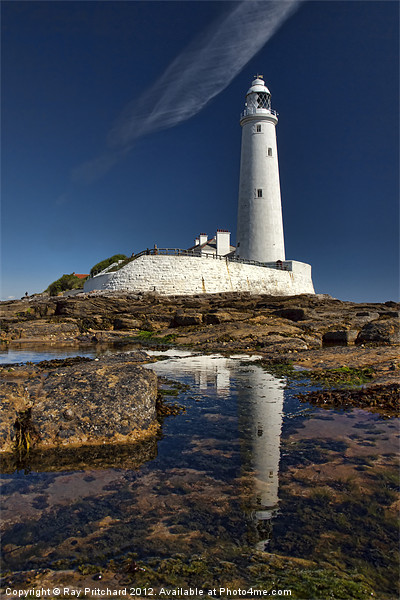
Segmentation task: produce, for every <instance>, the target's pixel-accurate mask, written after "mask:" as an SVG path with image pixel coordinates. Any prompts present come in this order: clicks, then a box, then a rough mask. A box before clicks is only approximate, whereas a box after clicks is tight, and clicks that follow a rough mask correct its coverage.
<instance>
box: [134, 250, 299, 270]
mask: <svg viewBox="0 0 400 600" xmlns="http://www.w3.org/2000/svg"><path fill="white" fill-rule="evenodd" d="M146 255H147V256H195V257H198V258H209V259H211V260H225V261H227V262H237V263H243V264H246V265H254V266H256V267H265V268H268V269H277V270H279V271H289V270H290V269H289V268H288V265H287V264H285V262H283V261H280V260H278V261H276V262H267V263H266V262H259V261H257V260H247V259H245V258H239V257H237V256H221V255H220V254H213V253H208V252H196V250H183V249H182V248H148V249H147V250H142V251H141V252H139V253H138V254H134V255H133V256H132V257H131V260H136V259H137V258H140V257H141V256H146Z"/></svg>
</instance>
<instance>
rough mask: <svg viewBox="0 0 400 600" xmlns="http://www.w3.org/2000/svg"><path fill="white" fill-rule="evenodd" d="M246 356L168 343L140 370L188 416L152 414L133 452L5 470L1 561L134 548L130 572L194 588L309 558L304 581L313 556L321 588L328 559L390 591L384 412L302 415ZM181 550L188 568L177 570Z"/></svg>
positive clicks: (389, 457) (101, 561)
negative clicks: (166, 382)
mask: <svg viewBox="0 0 400 600" xmlns="http://www.w3.org/2000/svg"><path fill="white" fill-rule="evenodd" d="M255 358H256V357H248V356H247V357H243V356H238V357H236V359H233V358H232V357H231V358H225V357H222V356H217V355H213V356H182V355H180V356H174V352H172V351H170V352H169V356H168V359H167V360H163V361H160V362H157V363H152V364H150V365H148V368H151V369H154V370H155V371H156V372H157V373H158V374H159V375H163V376H166V377H167V378H168V379H174V380H178V381H181V382H182V383H185V384H189V385H190V386H191V389H190V390H186V389H185V390H183V391H182V392H181V393H180V395H179V397H178V398H175V397H174V398H173V399H172V401H173V402H175V401H176V400H178V402H179V403H182V404H185V406H186V408H187V412H186V413H185V414H180V415H178V416H176V417H171V418H167V419H166V420H165V421H164V423H163V437H162V439H161V440H158V442H156V444H157V447H156V446H154V445H152V444H150V443H149V445H148V447H144V448H143V453H142V454H141V455H139V454H138V453H137V451H136V450H135V451H132V450H133V449H132V448H126V449H125V450H126V452H125V451H124V452H123V453H122V454H121V455H119V456H117V455H115V456H113V455H112V454H110V455H108V454H107V452H106V449H104V450H103V449H102V450H101V451H100V454H99V453H97V452H96V453H95V454H93V455H91V451H89V452H88V454H87V455H86V456H85V457H84V458H83V459H82V462H81V463H80V464H79V465H76V464H74V465H73V464H72V463H73V460H72V459H75V457H73V456H70V455H65V456H63V457H58V463H59V464H58V466H57V468H54V469H53V466H52V464H47V465H46V462H45V456H43V457H42V458H41V457H40V456H39V455H38V456H37V457H36V458H37V460H36V461H35V464H34V471H36V472H34V471H32V472H31V473H28V474H24V473H22V472H20V473H14V474H7V475H4V476H3V477H2V483H3V498H4V501H5V507H4V509H3V515H2V517H3V518H2V528H3V532H4V533H3V553H4V560H5V568H6V569H9V570H10V571H13V570H15V571H20V570H21V569H29V568H32V569H36V568H40V569H46V568H53V569H64V570H68V569H76V568H77V566H78V565H82V564H90V565H107V564H108V561H114V565H117V567H118V568H121V565H122V564H124V561H125V559H126V560H127V559H128V557H129V553H134V554H135V560H138V561H143V563H144V564H145V566H146V570H145V571H143V577H150V575H149V572H150V570H151V569H153V571H154V580H152V579H151V578H150V579H149V581H150V582H151V581H156V582H159V581H160V579H159V577H161V578H162V577H172V575H171V573H173V577H175V578H176V579H174V580H172V579H171V580H168V581H170V582H171V585H174V586H175V585H178V584H179V585H181V584H183V583H187V584H188V583H191V584H193V581H194V578H196V577H198V580H199V581H200V585H202V582H203V581H204V580H205V579H207V580H211V579H213V577H215V581H220V582H221V583H223V584H226V582H227V581H229V580H232V581H237V582H240V583H241V584H244V583H246V584H247V585H253V584H254V581H255V580H256V578H257V580H259V579H258V578H259V577H261V579H260V581H261V583H262V585H263V586H264V587H266V586H267V584H268V582H269V583H270V582H271V580H273V578H274V577H275V575H276V576H277V577H278V579H280V578H281V577H282V576H283V575H284V576H285V577H286V575H287V573H288V572H289V575H290V572H291V573H292V583H295V582H297V581H298V580H299V578H300V577H302V576H303V575H302V573H303V568H301V569H300V568H299V567H298V563H297V562H296V561H297V560H298V559H301V560H302V563H301V564H302V565H303V564H304V565H305V561H306V560H307V561H308V562H307V565H308V566H305V567H304V568H305V569H306V571H305V572H306V578H309V577H310V570H309V569H310V568H314V567H313V565H314V566H315V565H318V569H317V571H316V572H315V574H314V577H315V582H316V585H318V586H320V584H321V580H322V579H323V577H325V580H324V581H325V584H324V585H325V588H328V587H329V589H330V590H336V589H338V586H337V585H336V581H337V580H336V579H335V578H334V579H332V578H331V579H329V578H330V577H331V576H332V577H333V575H332V573H330V572H329V573H328V572H327V571H326V565H329V564H331V565H332V564H333V565H334V566H333V567H332V569H336V570H337V572H336V571H335V574H334V575H335V577H337V576H339V577H340V581H339V584H340V585H342V584H343V585H345V584H346V586H347V585H349V586H350V585H351V586H353V580H352V579H351V578H350V575H349V576H347V575H346V577H347V578H348V579H349V578H350V579H349V581H350V583H348V582H347V579H346V581H345V582H344V583H343V581H344V580H343V579H342V575H343V573H345V574H346V573H348V574H350V573H353V572H355V571H357V572H359V573H362V576H363V577H366V578H367V579H368V582H372V583H373V584H374V585H375V587H376V589H379V590H381V589H384V590H392V589H393V581H394V580H395V577H396V575H397V569H398V566H397V562H396V558H395V554H394V551H395V545H394V544H397V528H396V525H395V516H396V514H397V511H398V504H397V502H398V496H397V493H396V490H395V486H396V485H397V479H398V470H397V467H396V456H395V452H396V450H397V447H398V424H397V421H396V420H393V421H383V420H381V419H380V418H379V416H378V415H374V414H371V413H366V412H364V411H361V410H358V411H348V412H343V411H341V412H339V413H338V412H336V411H324V410H323V409H319V408H313V409H312V410H311V411H310V412H309V413H308V418H307V419H305V418H304V415H303V414H302V413H303V410H304V405H301V404H300V403H299V402H298V401H297V400H296V398H295V397H294V396H293V393H292V391H291V390H290V389H287V390H285V391H284V390H283V382H282V381H281V380H279V379H276V378H275V377H273V376H271V375H270V374H269V373H267V372H265V371H264V370H263V369H262V368H261V366H260V365H257V364H255V362H254V360H255ZM252 361H253V362H252ZM284 395H285V397H284ZM288 411H290V413H289V412H288ZM284 413H285V415H284ZM289 414H290V417H295V418H290V419H289V418H286V417H288V416H289ZM142 459H143V460H144V461H145V462H144V463H143V464H141V466H140V467H139V463H140V462H141V461H142ZM71 466H72V468H73V469H75V470H74V471H69V469H70V467H71ZM59 468H61V469H63V470H61V471H60V470H59ZM50 470H51V471H52V472H49V471H50ZM278 508H279V510H278ZM272 527H273V535H272V533H271V532H272ZM267 542H268V547H267V549H268V551H269V552H271V553H272V554H271V555H269V556H270V557H271V556H273V557H275V558H274V559H273V560H274V561H278V562H277V565H278V563H279V565H278V566H277V567H276V568H277V569H278V571H277V573H275V574H274V572H273V571H272V572H271V571H270V569H271V568H275V567H273V566H271V564H272V563H271V562H268V566H267V567H266V565H265V564H264V562H263V561H264V557H260V556H259V557H258V558H257V560H260V561H261V563H260V564H259V565H258V566H257V565H256V564H255V563H254V557H257V556H258V554H259V553H255V552H254V546H255V545H256V546H257V547H258V548H259V549H265V547H266V544H267ZM249 547H251V548H250V549H249ZM244 556H247V557H248V562H247V563H246V565H245V566H246V568H244V563H243V560H247V559H246V558H243V557H244ZM188 557H189V558H188ZM193 557H200V559H199V558H195V559H193ZM291 557H292V558H294V560H295V562H293V561H292V562H291ZM165 559H168V560H165ZM192 559H193V560H195V561H196V569H198V574H197V575H196V574H195V573H194V571H193V569H192V568H190V569H189V570H186V571H185V569H186V568H187V564H186V563H187V561H190V560H192ZM224 565H225V566H224ZM235 565H236V566H235ZM335 565H336V566H335ZM113 568H114V567H113ZM168 569H170V570H168ZM175 569H177V570H176V571H175ZM224 569H227V571H224ZM246 569H247V570H246ZM321 569H325V570H324V571H321ZM141 573H142V572H140V573H136V574H135V577H137V578H140V577H142V575H141ZM160 573H161V575H160ZM175 573H178V574H179V575H175ZM185 573H186V575H185ZM246 573H247V574H248V576H247V575H246ZM321 573H322V575H321ZM337 573H339V575H337ZM185 578H186V579H185ZM229 578H231V579H229ZM246 578H247V579H246ZM263 578H264V579H263ZM189 579H190V581H189ZM245 580H246V581H245ZM137 581H141V580H139V579H138V580H137ZM146 581H147V580H146ZM196 581H197V580H196ZM313 581H314V580H313ZM332 582H333V583H332ZM142 583H143V581H142ZM147 583H148V582H147ZM339 584H338V585H339ZM137 585H139V583H138V584H137ZM238 585H239V583H238ZM307 585H308V584H307ZM310 585H311V584H310ZM143 587H145V585H144V584H143ZM287 587H288V588H290V587H291V585H289V584H288V585H287ZM325 588H324V589H325ZM307 589H308V588H307ZM318 589H319V587H318ZM340 589H342V588H340ZM346 589H347V588H346ZM357 593H358V592H357ZM321 594H322V593H321ZM387 594H389V592H387ZM330 595H331V594H330V592H329V593H328V592H326V593H325V592H324V595H322V597H328V596H329V597H330ZM299 597H300V596H299ZM301 597H303V596H302V595H301ZM307 597H315V596H312V595H309V596H307ZM343 597H352V598H353V597H354V598H356V597H367V596H366V595H365V594H364V596H360V595H357V594H353V595H352V592H351V593H350V592H349V594H348V595H346V594H345V595H344V596H343ZM380 597H382V598H385V599H386V598H388V599H389V600H390V598H392V597H397V596H396V595H394V594H391V595H390V594H389V595H386V596H385V595H382V596H380Z"/></svg>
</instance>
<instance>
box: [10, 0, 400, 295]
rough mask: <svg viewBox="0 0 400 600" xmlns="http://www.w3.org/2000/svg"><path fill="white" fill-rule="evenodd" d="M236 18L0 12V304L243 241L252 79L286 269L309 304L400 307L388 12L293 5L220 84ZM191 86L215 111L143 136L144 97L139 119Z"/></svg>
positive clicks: (393, 30) (161, 10) (201, 7)
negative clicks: (91, 171)
mask: <svg viewBox="0 0 400 600" xmlns="http://www.w3.org/2000/svg"><path fill="white" fill-rule="evenodd" d="M264 4H265V6H266V9H265V10H268V8H267V5H268V3H267V2H266V3H264ZM238 5H239V3H238V2H236V3H234V2H203V1H191V2H185V1H183V2H179V1H178V2H170V1H165V2H146V1H145V2H139V1H127V2H112V1H105V2H97V1H94V2H79V1H74V2H62V1H61V2H18V1H16V2H10V1H8V2H7V1H6V2H3V3H2V128H3V134H2V135H3V142H2V299H7V298H8V297H12V296H13V297H16V298H18V297H21V296H22V295H23V294H24V293H25V291H28V292H29V293H30V294H31V293H34V292H40V291H42V290H43V289H45V288H46V287H47V285H48V284H49V283H51V282H52V281H54V280H55V279H57V278H58V277H60V276H61V275H62V274H63V273H71V272H77V273H88V272H89V270H90V268H91V267H92V266H93V265H94V264H95V263H97V262H98V261H100V260H102V259H104V258H107V257H108V256H110V255H112V254H115V253H120V252H122V253H125V254H128V255H130V254H131V253H132V252H138V251H140V250H142V249H144V248H146V247H151V246H153V244H154V243H156V244H157V245H158V246H159V247H180V248H187V247H189V246H191V245H192V244H193V239H194V237H195V235H197V234H198V233H199V232H200V231H205V232H207V233H208V234H209V235H210V236H211V235H212V234H213V233H214V232H215V230H216V228H222V229H230V230H231V231H232V232H233V234H234V235H235V231H236V211H237V194H238V180H239V160H240V136H241V130H240V125H239V114H240V111H241V110H242V108H243V103H244V95H245V93H246V91H247V89H248V87H249V85H250V82H251V80H252V78H253V76H254V75H255V74H256V73H262V74H263V75H264V78H265V81H266V83H267V85H268V87H269V89H270V90H271V94H272V107H273V108H274V109H275V110H277V111H278V113H279V123H278V126H277V138H278V151H279V164H280V175H281V191H282V205H283V216H284V228H285V243H286V254H287V258H288V259H295V260H300V261H304V262H309V263H311V265H312V266H313V279H314V285H315V288H316V291H317V292H321V293H329V294H331V295H333V296H335V297H338V298H341V299H343V300H354V301H376V302H380V301H385V300H392V299H396V297H397V295H398V163H399V148H398V102H399V97H398V89H399V76H398V72H399V64H398V63H399V59H398V56H399V53H398V50H399V49H398V41H399V40H398V17H399V14H398V13H399V5H398V3H397V2H391V1H390V2H385V1H378V2H374V1H368V0H365V1H350V2H346V1H338V2H330V1H325V0H323V1H320V2H319V1H315V2H314V1H305V2H299V3H298V5H297V6H296V7H295V10H294V12H293V13H292V14H291V15H290V16H288V18H286V19H284V18H283V19H282V22H281V23H280V26H279V28H278V29H277V31H276V32H275V34H274V35H273V36H272V37H271V39H269V41H267V43H266V44H265V45H264V46H263V47H261V49H260V50H259V51H258V52H256V53H255V54H254V56H252V58H250V60H249V61H248V62H247V64H245V65H244V66H243V65H240V64H239V63H240V60H241V59H243V60H244V58H243V57H245V56H246V51H247V50H248V47H247V46H248V44H249V46H250V45H251V44H253V42H254V36H255V35H256V32H258V33H259V32H260V23H259V18H260V15H258V17H257V23H258V27H257V26H256V25H255V29H254V36H253V32H252V30H251V29H250V33H248V44H247V39H244V40H239V39H238V38H239V37H240V36H238V34H237V31H232V35H231V39H232V40H233V42H234V44H237V51H236V55H235V53H233V56H234V58H233V59H230V58H229V60H233V61H236V58H237V59H238V60H237V61H236V62H237V63H238V64H235V65H232V68H229V65H228V64H227V65H226V68H225V69H222V68H220V69H219V71H222V72H220V73H219V71H218V66H219V65H222V64H223V63H222V62H220V61H221V60H222V59H221V57H220V56H219V55H218V53H214V54H212V53H211V51H208V50H207V48H208V46H207V44H209V40H210V39H211V38H212V35H213V32H215V31H216V29H218V27H220V26H221V23H223V22H225V20H226V19H227V16H229V14H231V13H232V11H234V10H237V7H238ZM243 27H244V25H243ZM243 31H244V29H243ZM229 33H230V32H229V21H228V30H227V31H226V35H227V36H228V39H229ZM246 35H247V34H246ZM193 40H194V42H193ZM196 40H197V41H196ZM239 41H240V42H241V43H239ZM193 43H194V46H193ZM232 47H233V48H234V49H235V50H236V48H235V46H234V45H233V46H232ZM201 49H202V52H200V50H201ZM196 52H197V54H196ZM250 54H251V52H250ZM235 56H236V58H235ZM177 58H178V63H177V65H178V67H179V68H178V69H175V71H167V77H166V76H164V78H163V74H165V72H166V70H167V69H168V68H169V67H170V65H171V63H173V61H175V60H176V59H177ZM227 60H228V59H227ZM191 64H193V72H191V69H190V65H191ZM181 65H183V66H182V76H181V75H180V69H181ZM211 67H212V68H211ZM214 67H215V68H214ZM185 69H186V70H185ZM235 70H238V73H237V75H236V76H235V77H233V73H234V72H235ZM169 73H172V75H171V77H170V78H169V76H168V74H169ZM218 73H219V74H218ZM216 75H218V78H217V79H218V80H216ZM185 77H186V78H187V79H185ZM232 77H233V79H232ZM186 81H188V84H187V85H188V86H190V88H191V89H190V93H189V94H188V98H189V100H190V101H192V99H193V98H194V100H193V101H194V103H195V104H196V100H197V99H198V98H199V97H201V96H204V93H205V91H206V90H208V89H209V88H210V89H211V88H212V90H214V91H213V92H212V93H213V94H215V95H214V97H213V98H212V99H211V100H210V101H209V102H208V103H206V104H205V106H204V107H203V109H202V110H201V111H200V112H198V113H197V114H195V115H194V116H192V118H189V119H187V120H182V121H181V122H180V123H178V124H177V125H176V126H174V127H170V128H168V129H158V127H157V126H156V125H154V127H153V130H152V127H151V126H150V127H148V130H147V132H146V133H147V135H143V136H138V135H137V134H135V132H138V131H139V125H138V124H139V123H140V122H141V120H143V119H145V118H146V114H145V112H143V106H142V104H141V98H143V95H144V97H145V98H146V99H147V100H146V102H147V104H146V105H145V110H146V107H147V106H149V111H151V109H152V108H153V107H152V103H153V102H154V104H155V105H156V104H157V105H158V106H159V105H160V101H161V107H162V105H163V103H164V102H171V98H172V103H174V102H175V101H176V102H179V95H180V90H181V89H182V86H183V93H184V94H186V88H185V82H186ZM149 90H150V92H149ZM220 90H222V91H220ZM219 91H220V93H218V92H219ZM178 92H179V93H178ZM210 93H211V92H210ZM176 98H177V99H176ZM153 99H154V100H153ZM168 99H169V100H168ZM189 100H188V101H189ZM127 106H128V108H126V107H127ZM139 109H140V110H139ZM121 114H122V115H123V116H122V118H121ZM127 115H128V117H127ZM121 119H122V120H121ZM127 119H128V120H127ZM128 122H129V123H130V125H131V129H132V131H133V133H132V135H131V138H130V139H129V142H128V143H127V144H125V145H121V143H120V145H119V146H118V144H117V146H115V140H114V141H113V139H112V136H110V132H111V131H114V132H115V130H116V127H117V129H118V127H119V131H121V123H122V129H124V127H125V125H126V126H127V125H128ZM116 124H117V125H116ZM114 137H115V136H114ZM110 140H111V141H110ZM112 142H113V143H114V146H110V144H111V143H112ZM104 156H106V157H108V158H109V157H110V156H111V157H112V160H114V162H115V164H114V165H113V166H112V168H110V169H109V170H106V169H100V170H98V173H97V177H95V178H92V179H91V180H90V178H89V177H88V176H86V175H87V172H88V167H87V165H88V163H90V162H91V161H93V160H95V161H97V159H98V157H104ZM95 164H98V162H96V163H95ZM82 173H83V175H85V176H82Z"/></svg>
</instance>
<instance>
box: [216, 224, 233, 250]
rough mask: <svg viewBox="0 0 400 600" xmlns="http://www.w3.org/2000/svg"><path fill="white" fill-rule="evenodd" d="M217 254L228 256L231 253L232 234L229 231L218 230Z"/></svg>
mask: <svg viewBox="0 0 400 600" xmlns="http://www.w3.org/2000/svg"><path fill="white" fill-rule="evenodd" d="M216 238H217V254H218V256H226V255H227V254H229V252H230V251H231V232H230V231H228V230H227V229H217V235H216Z"/></svg>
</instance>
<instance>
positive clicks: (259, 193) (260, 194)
mask: <svg viewBox="0 0 400 600" xmlns="http://www.w3.org/2000/svg"><path fill="white" fill-rule="evenodd" d="M257 198H262V190H257Z"/></svg>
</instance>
